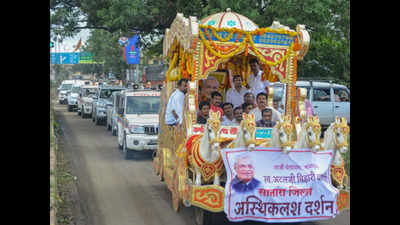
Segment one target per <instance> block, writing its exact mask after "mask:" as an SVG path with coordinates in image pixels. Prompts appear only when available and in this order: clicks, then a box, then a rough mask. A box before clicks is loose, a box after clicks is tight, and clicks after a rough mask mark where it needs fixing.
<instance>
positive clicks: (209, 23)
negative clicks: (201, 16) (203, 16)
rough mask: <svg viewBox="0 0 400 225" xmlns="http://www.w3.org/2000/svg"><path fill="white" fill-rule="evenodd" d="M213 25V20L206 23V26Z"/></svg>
mask: <svg viewBox="0 0 400 225" xmlns="http://www.w3.org/2000/svg"><path fill="white" fill-rule="evenodd" d="M214 24H215V20H210V21H208V23H207V25H210V26H212V25H214Z"/></svg>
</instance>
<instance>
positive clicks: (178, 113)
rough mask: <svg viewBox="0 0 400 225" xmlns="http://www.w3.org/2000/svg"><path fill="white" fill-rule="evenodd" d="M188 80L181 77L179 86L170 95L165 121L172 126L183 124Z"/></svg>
mask: <svg viewBox="0 0 400 225" xmlns="http://www.w3.org/2000/svg"><path fill="white" fill-rule="evenodd" d="M187 82H188V80H187V79H184V78H182V79H180V80H179V81H178V88H177V89H176V90H175V91H174V92H173V93H172V94H171V96H170V97H169V100H168V104H167V109H166V111H165V123H166V124H168V125H170V126H175V125H178V124H182V116H183V105H184V103H185V94H186V91H187Z"/></svg>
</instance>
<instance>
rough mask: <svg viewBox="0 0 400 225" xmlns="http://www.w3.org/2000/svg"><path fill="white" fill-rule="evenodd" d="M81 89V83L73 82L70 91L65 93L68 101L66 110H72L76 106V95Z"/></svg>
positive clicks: (77, 95)
mask: <svg viewBox="0 0 400 225" xmlns="http://www.w3.org/2000/svg"><path fill="white" fill-rule="evenodd" d="M80 91H81V85H79V84H74V85H73V86H72V88H71V91H70V92H69V93H68V95H67V101H68V112H72V111H74V110H75V109H77V108H78V97H79V93H80Z"/></svg>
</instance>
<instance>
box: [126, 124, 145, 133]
mask: <svg viewBox="0 0 400 225" xmlns="http://www.w3.org/2000/svg"><path fill="white" fill-rule="evenodd" d="M129 131H130V132H131V134H144V127H142V126H131V127H130V129H129Z"/></svg>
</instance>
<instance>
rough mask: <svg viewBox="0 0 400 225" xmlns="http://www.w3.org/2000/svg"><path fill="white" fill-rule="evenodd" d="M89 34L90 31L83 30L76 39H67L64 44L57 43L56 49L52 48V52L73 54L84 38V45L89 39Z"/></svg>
mask: <svg viewBox="0 0 400 225" xmlns="http://www.w3.org/2000/svg"><path fill="white" fill-rule="evenodd" d="M89 34H90V30H89V29H83V30H81V32H79V33H78V34H77V35H75V36H74V37H72V38H66V39H65V40H63V42H62V43H56V45H55V48H52V49H51V52H55V51H57V52H72V51H73V50H74V49H75V46H76V44H77V43H78V41H79V39H80V38H82V44H84V43H85V42H86V41H87V39H88V38H89Z"/></svg>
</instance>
